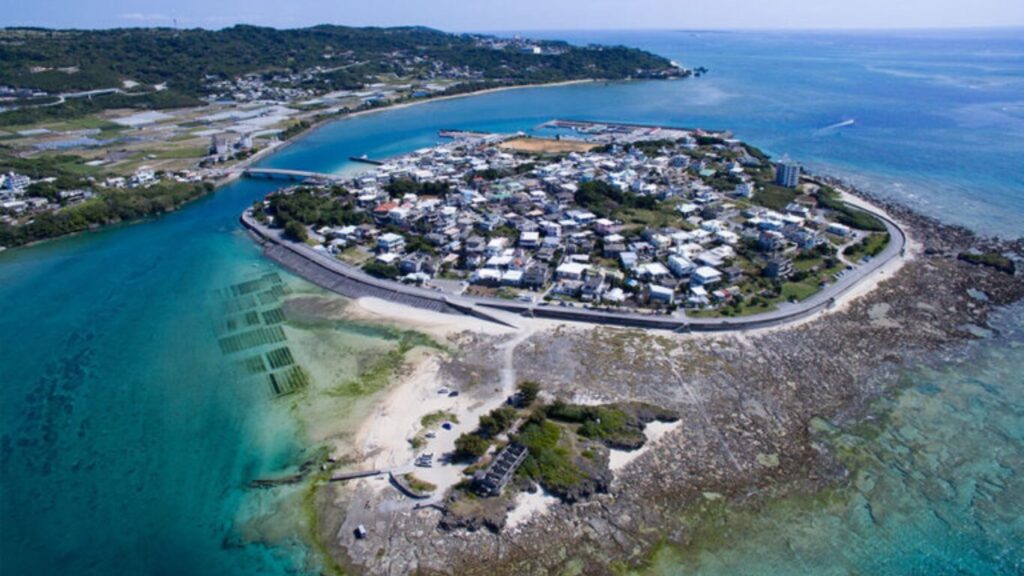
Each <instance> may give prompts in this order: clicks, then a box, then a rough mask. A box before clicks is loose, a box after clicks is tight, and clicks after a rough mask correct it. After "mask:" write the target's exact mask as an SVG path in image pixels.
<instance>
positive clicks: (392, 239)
mask: <svg viewBox="0 0 1024 576" xmlns="http://www.w3.org/2000/svg"><path fill="white" fill-rule="evenodd" d="M404 249H405V238H404V237H403V236H402V235H401V234H395V233H394V232H387V233H385V234H381V235H380V237H379V238H377V251H378V252H395V253H397V252H401V251H402V250H404Z"/></svg>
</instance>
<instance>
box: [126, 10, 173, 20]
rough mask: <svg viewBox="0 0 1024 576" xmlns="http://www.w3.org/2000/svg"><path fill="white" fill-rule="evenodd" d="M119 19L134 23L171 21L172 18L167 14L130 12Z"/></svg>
mask: <svg viewBox="0 0 1024 576" xmlns="http://www.w3.org/2000/svg"><path fill="white" fill-rule="evenodd" d="M118 18H120V19H121V20H131V21H133V22H154V21H156V20H171V17H170V16H168V15H166V14H156V13H143V12H129V13H127V14H121V15H119V16H118Z"/></svg>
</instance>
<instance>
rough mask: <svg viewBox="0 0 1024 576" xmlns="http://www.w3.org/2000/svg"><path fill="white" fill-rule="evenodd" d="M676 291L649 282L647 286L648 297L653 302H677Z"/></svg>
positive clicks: (667, 303)
mask: <svg viewBox="0 0 1024 576" xmlns="http://www.w3.org/2000/svg"><path fill="white" fill-rule="evenodd" d="M675 296H676V295H675V291H674V290H672V289H671V288H666V287H664V286H658V285H657V284H649V285H648V286H647V298H648V300H649V301H650V302H652V303H660V304H665V305H672V304H674V303H675Z"/></svg>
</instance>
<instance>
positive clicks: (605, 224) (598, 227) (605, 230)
mask: <svg viewBox="0 0 1024 576" xmlns="http://www.w3.org/2000/svg"><path fill="white" fill-rule="evenodd" d="M594 231H596V232H597V233H598V234H600V235H601V236H607V235H608V234H611V233H613V232H615V222H613V221H611V220H609V219H607V218H598V219H597V220H595V221H594Z"/></svg>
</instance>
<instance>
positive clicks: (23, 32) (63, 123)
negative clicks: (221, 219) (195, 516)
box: [0, 26, 703, 249]
mask: <svg viewBox="0 0 1024 576" xmlns="http://www.w3.org/2000/svg"><path fill="white" fill-rule="evenodd" d="M182 42H187V43H189V44H190V45H191V46H192V47H193V48H194V51H192V52H189V53H188V54H181V55H180V59H179V61H176V62H175V64H174V65H170V64H169V63H168V62H166V61H164V60H162V59H159V58H155V57H154V54H159V53H161V50H164V49H167V50H171V51H175V50H176V48H175V47H176V46H178V45H179V44H180V43H182ZM0 46H3V47H4V50H5V53H4V59H5V62H4V64H5V66H4V68H3V70H0V173H2V174H4V176H3V180H2V181H0V189H2V190H3V192H2V193H0V249H2V248H3V247H11V246H18V245H22V244H26V243H30V242H34V241H37V240H43V239H47V238H52V237H54V236H59V235H63V234H68V233H74V232H80V231H83V230H86V229H89V228H95V227H98V226H102V225H105V224H108V223H112V222H119V221H123V220H126V219H133V218H138V217H143V216H148V215H152V214H157V213H160V212H164V211H166V210H169V209H173V208H175V207H177V206H179V205H180V204H182V203H184V202H187V201H189V200H192V199H194V198H196V197H198V196H200V195H202V194H204V193H206V192H208V191H209V190H211V189H212V187H213V186H215V185H218V184H221V183H223V182H225V181H227V180H228V179H230V178H232V177H233V175H234V174H236V173H237V172H238V171H239V170H240V169H242V168H244V167H245V166H247V165H248V164H250V163H252V162H255V161H256V160H258V159H260V158H262V157H263V156H264V155H266V154H269V153H270V152H272V151H273V150H275V149H276V148H277V147H278V146H279V145H281V144H282V143H284V142H286V141H288V140H290V139H291V138H293V137H295V136H297V135H298V134H301V133H303V132H304V131H306V130H308V129H309V128H311V127H312V126H315V125H317V124H319V123H321V122H325V121H329V120H331V119H335V118H338V117H341V116H345V115H349V114H353V113H357V112H362V111H368V110H373V109H377V108H381V107H385V106H389V105H393V104H399V103H410V102H417V101H423V100H426V99H429V98H434V97H439V96H454V95H459V94H465V93H472V92H479V91H482V90H487V89H494V88H502V87H510V86H520V85H529V84H550V83H557V82H565V81H579V80H587V79H595V78H601V79H623V80H625V79H631V78H649V79H664V78H677V77H686V76H690V75H692V74H694V73H701V72H703V69H698V70H696V71H690V70H687V69H685V68H682V67H681V66H679V65H678V64H676V63H674V62H671V61H669V60H666V59H664V58H661V57H659V56H656V55H654V54H650V53H648V52H644V51H641V50H635V49H629V48H624V47H599V46H589V47H577V46H571V45H569V44H567V43H564V42H554V41H538V40H530V39H527V38H522V37H518V36H516V37H512V38H499V37H493V36H486V35H476V34H474V35H469V34H460V35H456V34H447V33H444V32H440V31H437V30H430V29H427V28H418V27H411V28H394V29H373V28H348V27H341V26H320V27H316V28H315V29H296V30H275V29H265V28H256V27H251V26H236V27H233V28H228V29H224V30H219V31H208V30H168V29H131V30H105V31H88V32H81V31H80V32H70V31H47V30H38V29H18V28H6V29H0ZM28 47H31V49H29V48H28ZM83 52H88V53H89V54H91V55H92V57H91V58H90V59H88V60H83V59H82V57H81V54H82V53H83ZM128 192H130V193H131V194H132V196H133V197H134V198H135V199H134V200H129V199H128V198H127V196H128V194H127V193H128ZM83 204H84V207H83V206H82V205H83ZM95 208H99V209H95Z"/></svg>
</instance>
